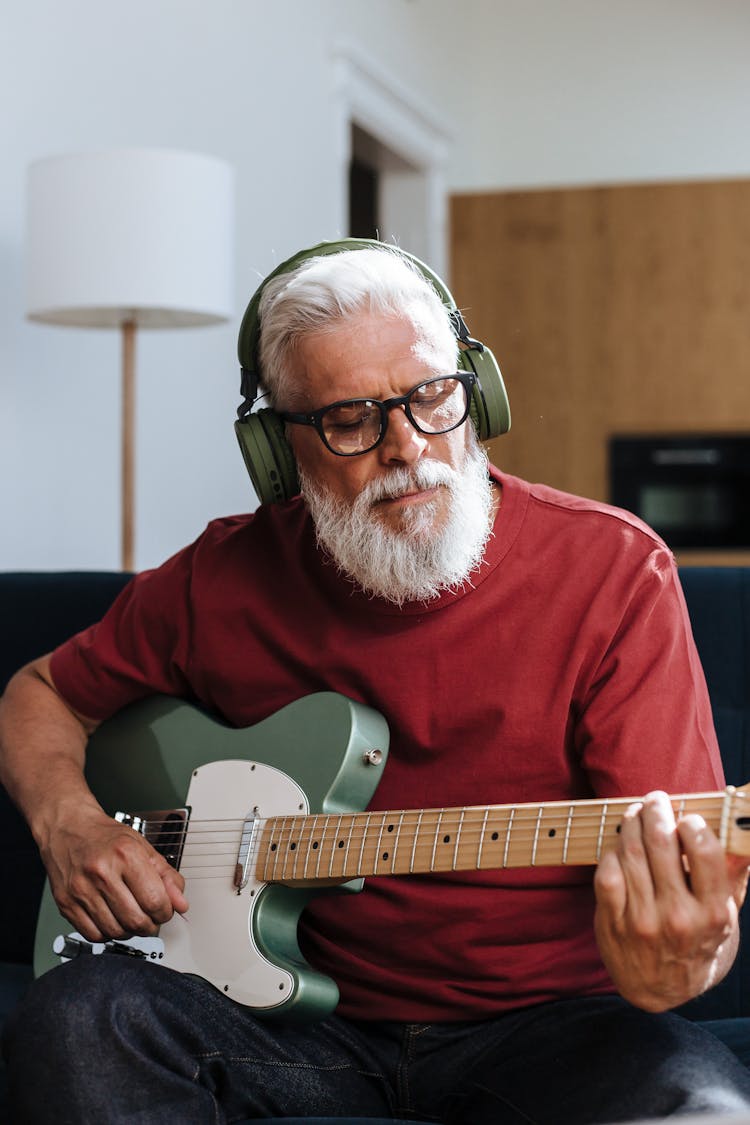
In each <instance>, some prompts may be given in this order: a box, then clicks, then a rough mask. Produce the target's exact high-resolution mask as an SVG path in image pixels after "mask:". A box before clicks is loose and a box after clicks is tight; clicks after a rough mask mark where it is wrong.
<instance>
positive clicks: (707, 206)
mask: <svg viewBox="0 0 750 1125" xmlns="http://www.w3.org/2000/svg"><path fill="white" fill-rule="evenodd" d="M451 289H452V291H453V295H454V297H455V298H456V301H457V302H458V304H459V305H460V307H461V308H462V309H463V310H464V311H465V315H466V318H467V321H468V324H469V328H470V330H471V332H472V333H473V334H474V335H475V336H478V337H479V338H480V339H482V340H484V341H485V342H486V343H487V344H489V345H490V347H491V348H492V350H493V351H494V352H495V355H496V356H497V358H498V361H499V362H500V365H501V368H502V370H503V373H504V375H505V377H506V382H507V384H508V390H509V394H510V400H511V409H512V412H513V429H512V431H511V433H510V434H508V435H507V436H506V437H503V438H500V439H497V440H496V441H495V442H493V443H492V445H491V453H492V457H493V460H494V461H495V462H496V463H497V464H499V465H500V466H502V467H503V468H506V469H507V470H508V471H510V472H514V473H517V474H518V475H520V476H524V477H526V478H527V479H531V480H543V481H545V482H547V483H549V484H553V485H555V486H557V487H559V488H563V489H566V490H568V491H571V492H577V493H581V494H583V495H587V496H591V497H594V498H598V499H608V488H607V469H606V448H607V438H608V436H609V435H610V434H612V433H616V432H629V433H648V432H672V433H676V432H690V433H693V432H701V431H720V432H724V431H733V430H750V181H729V182H711V183H674V184H649V185H631V186H623V187H603V188H572V189H555V190H545V191H523V192H497V193H483V194H475V195H457V196H455V197H453V199H452V200H451Z"/></svg>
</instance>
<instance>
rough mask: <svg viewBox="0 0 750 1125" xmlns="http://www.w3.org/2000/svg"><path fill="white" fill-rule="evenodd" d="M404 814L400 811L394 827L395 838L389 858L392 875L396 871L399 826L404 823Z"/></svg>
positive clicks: (399, 834)
mask: <svg viewBox="0 0 750 1125" xmlns="http://www.w3.org/2000/svg"><path fill="white" fill-rule="evenodd" d="M405 815H406V813H403V812H402V813H401V816H400V817H399V819H398V828H397V829H396V838H395V840H394V841H393V857H392V859H391V874H392V875H393V874H394V873H395V871H396V857H397V855H398V847H399V844H400V843H401V826H402V825H403V823H404V817H405Z"/></svg>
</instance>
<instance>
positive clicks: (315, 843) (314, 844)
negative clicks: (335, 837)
mask: <svg viewBox="0 0 750 1125" xmlns="http://www.w3.org/2000/svg"><path fill="white" fill-rule="evenodd" d="M317 846H318V841H317V840H313V851H315V849H316V848H317Z"/></svg>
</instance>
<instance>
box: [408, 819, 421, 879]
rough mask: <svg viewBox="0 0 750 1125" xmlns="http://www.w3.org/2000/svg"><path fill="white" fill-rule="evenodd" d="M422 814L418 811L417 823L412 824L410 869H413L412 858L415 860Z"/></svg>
mask: <svg viewBox="0 0 750 1125" xmlns="http://www.w3.org/2000/svg"><path fill="white" fill-rule="evenodd" d="M423 815H424V814H423V813H422V812H421V811H420V813H419V816H418V817H417V823H416V824H415V825H414V843H413V844H412V849H411V859H410V861H409V870H410V871H413V870H414V860H415V858H416V855H417V841H418V839H419V831H420V828H421V826H422V816H423Z"/></svg>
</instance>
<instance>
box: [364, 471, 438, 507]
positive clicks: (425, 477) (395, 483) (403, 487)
mask: <svg viewBox="0 0 750 1125" xmlns="http://www.w3.org/2000/svg"><path fill="white" fill-rule="evenodd" d="M457 479H458V473H457V472H456V470H455V469H452V468H451V467H450V465H445V464H444V463H443V462H442V461H420V462H419V463H418V464H416V465H414V466H412V467H411V468H406V467H405V466H401V467H400V468H396V469H391V470H390V471H389V472H388V474H387V475H386V476H383V477H378V478H377V479H376V480H371V481H369V482H368V483H367V484H366V485H365V487H364V488H363V489H362V491H361V493H360V494H359V496H358V497H357V503H358V504H361V505H362V506H363V507H367V508H370V507H372V505H373V504H377V503H378V502H379V501H380V500H394V499H395V498H396V497H398V496H404V495H405V494H406V493H408V492H415V491H421V490H423V489H429V488H440V487H444V488H453V487H455V484H456V481H457Z"/></svg>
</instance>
